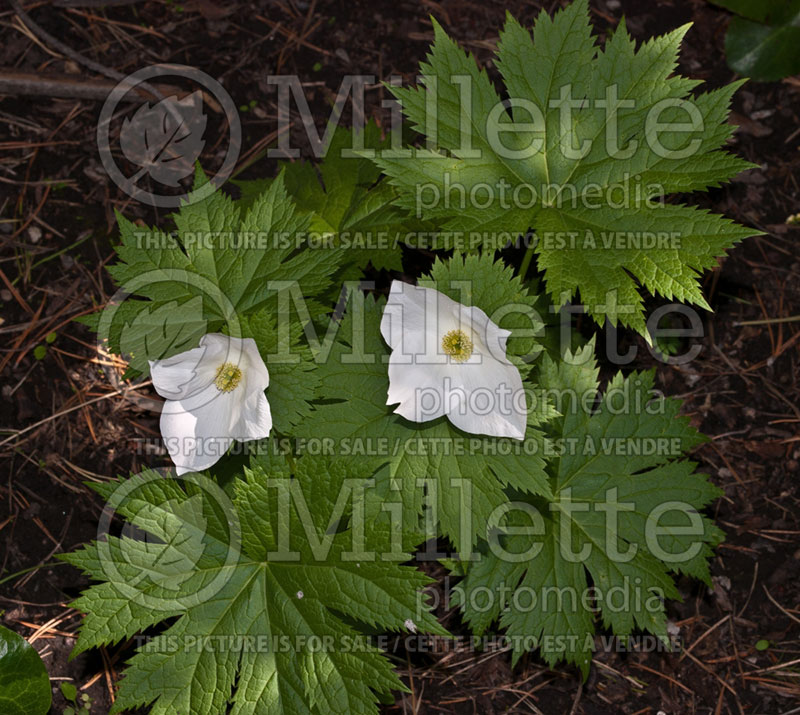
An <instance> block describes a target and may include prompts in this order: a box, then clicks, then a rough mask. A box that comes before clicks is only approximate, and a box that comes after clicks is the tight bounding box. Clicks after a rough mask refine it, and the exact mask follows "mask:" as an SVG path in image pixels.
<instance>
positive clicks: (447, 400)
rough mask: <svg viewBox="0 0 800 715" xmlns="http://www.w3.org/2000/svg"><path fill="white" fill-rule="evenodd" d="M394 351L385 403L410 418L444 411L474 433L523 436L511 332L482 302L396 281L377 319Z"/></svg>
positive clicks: (524, 422) (521, 399) (523, 414)
mask: <svg viewBox="0 0 800 715" xmlns="http://www.w3.org/2000/svg"><path fill="white" fill-rule="evenodd" d="M381 334H382V335H383V338H384V340H386V342H387V343H388V344H389V347H390V348H391V349H392V354H391V356H390V357H389V394H388V398H387V400H386V404H387V405H393V404H395V403H399V404H398V405H397V408H396V409H395V412H396V413H397V414H399V415H402V416H403V417H405V418H406V419H409V420H412V421H414V422H427V421H429V420H433V419H436V418H437V417H441V416H442V415H447V417H448V418H449V420H450V421H451V422H452V423H453V424H454V425H455V426H456V427H458V428H459V429H461V430H463V431H465V432H471V433H474V434H487V435H492V436H494V437H513V438H514V439H524V437H525V427H526V425H527V414H528V413H527V404H526V400H525V394H524V391H523V388H522V378H521V377H520V374H519V370H518V369H517V368H516V367H515V366H514V365H512V364H511V362H509V360H508V358H507V357H506V343H507V342H508V336H509V335H510V334H511V333H510V331H508V330H501V329H500V328H499V327H498V326H497V325H495V323H493V322H492V321H491V320H489V317H488V316H487V315H486V313H484V312H483V311H482V310H481V309H480V308H478V307H476V306H472V307H468V306H466V305H462V304H461V303H457V302H456V301H454V300H452V299H450V298H448V297H447V296H446V295H444V294H442V293H440V292H439V291H437V290H434V289H433V288H423V287H420V286H412V285H409V284H407V283H403V282H401V281H394V282H393V283H392V289H391V291H390V293H389V300H388V302H387V303H386V308H385V309H384V312H383V317H382V319H381Z"/></svg>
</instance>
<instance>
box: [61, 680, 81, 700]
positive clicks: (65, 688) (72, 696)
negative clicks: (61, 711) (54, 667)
mask: <svg viewBox="0 0 800 715" xmlns="http://www.w3.org/2000/svg"><path fill="white" fill-rule="evenodd" d="M61 694H62V695H63V696H64V698H65V699H66V700H69V701H70V702H71V703H74V702H75V701H76V700H77V698H78V689H77V688H76V687H75V686H74V685H73V684H72V683H61Z"/></svg>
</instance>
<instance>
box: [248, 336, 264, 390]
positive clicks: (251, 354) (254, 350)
mask: <svg viewBox="0 0 800 715" xmlns="http://www.w3.org/2000/svg"><path fill="white" fill-rule="evenodd" d="M241 343H242V351H243V353H244V356H245V359H246V361H247V371H246V374H245V379H246V380H247V390H248V392H249V391H250V390H257V391H259V392H263V391H264V390H266V389H267V387H269V370H267V366H266V365H265V364H264V360H263V359H262V358H261V353H259V352H258V346H257V345H256V341H255V340H253V338H245V339H244V340H242V341H241Z"/></svg>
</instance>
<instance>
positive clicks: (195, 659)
mask: <svg viewBox="0 0 800 715" xmlns="http://www.w3.org/2000/svg"><path fill="white" fill-rule="evenodd" d="M265 464H267V465H270V464H271V466H269V471H268V472H267V471H266V470H265V468H264V465H265ZM280 465H281V460H279V459H276V460H274V461H273V462H270V461H269V460H266V461H261V460H260V459H256V460H254V461H253V462H252V468H251V469H248V470H245V475H244V478H241V479H237V480H235V482H234V484H233V496H232V499H231V500H228V498H227V497H226V496H225V493H224V492H223V491H222V490H221V489H219V487H217V486H216V485H215V484H214V482H213V481H212V480H210V479H208V478H205V477H200V476H199V475H197V476H196V477H195V478H192V479H184V480H178V479H171V478H168V479H164V478H162V477H160V476H159V475H157V474H155V473H144V474H141V475H137V476H134V477H131V478H130V479H129V480H125V481H119V482H112V483H110V484H104V485H98V487H97V490H98V491H99V492H100V493H101V495H102V496H104V497H105V498H106V499H107V500H109V501H110V502H111V503H112V504H113V506H114V507H115V508H116V511H117V512H118V513H119V514H121V515H122V516H123V517H125V519H126V520H127V521H128V522H129V523H130V525H131V526H130V527H126V528H125V529H124V530H123V534H122V536H121V537H115V536H111V535H108V536H107V538H106V540H105V541H101V542H96V543H94V544H91V545H89V546H87V547H85V548H84V549H82V550H80V551H78V552H75V553H72V554H67V555H65V556H63V558H64V559H65V560H66V561H68V562H70V563H72V564H74V565H75V566H77V567H79V568H81V569H82V570H84V571H85V572H86V573H88V574H89V575H90V576H91V577H92V578H94V579H95V580H98V581H100V583H99V584H97V585H94V586H91V587H90V588H89V589H88V590H86V591H85V592H84V593H83V594H82V595H81V596H80V597H79V598H78V599H77V601H76V602H75V603H74V606H75V607H76V608H78V609H79V610H80V611H82V612H83V613H85V614H86V617H85V620H84V623H83V626H82V628H81V632H80V635H79V639H78V642H77V644H76V647H75V652H76V653H78V652H81V651H83V650H86V649H87V648H90V647H96V646H99V645H102V644H110V643H114V642H117V641H118V640H120V639H121V638H123V637H132V636H133V635H135V634H136V633H137V632H139V631H142V630H144V629H147V628H150V627H152V626H156V625H158V624H160V623H162V622H164V621H168V622H169V621H172V622H171V624H170V625H169V626H168V627H167V628H166V630H164V631H163V633H162V634H161V635H158V636H155V637H154V638H153V639H152V640H150V641H149V642H147V643H145V644H143V645H141V646H140V647H139V648H138V652H137V654H136V655H135V656H134V657H133V658H132V659H131V660H130V661H129V663H128V666H127V668H126V670H125V674H124V678H123V679H122V682H121V685H120V689H119V694H118V698H117V700H116V702H115V704H114V706H113V708H112V712H113V713H117V712H121V711H123V710H125V709H130V708H135V707H139V706H146V705H149V704H151V703H152V710H151V712H152V713H153V714H154V715H159V714H163V715H166V714H167V713H169V714H170V715H171V714H172V713H176V712H183V713H189V712H193V713H194V712H197V713H208V715H215V714H216V713H220V714H221V713H225V712H228V707H231V708H232V709H231V710H230V712H232V713H234V715H244V714H245V713H252V714H255V713H259V714H262V713H275V715H281V714H283V715H300V714H301V713H303V714H305V713H309V712H320V713H323V712H324V713H342V714H345V713H377V708H376V706H375V693H378V694H380V693H388V692H389V691H391V690H393V689H403V686H402V683H401V681H400V680H399V679H398V678H397V676H396V675H395V674H394V672H393V669H392V667H391V665H390V663H389V662H388V661H387V660H386V659H385V658H384V657H383V656H382V655H381V653H380V651H379V649H377V648H376V647H375V646H374V645H372V644H371V643H370V642H369V639H368V638H367V637H366V631H365V628H375V627H377V628H379V629H382V630H383V629H388V630H392V631H403V630H408V629H409V627H410V626H409V625H408V623H409V619H411V621H412V623H413V625H414V626H415V627H419V628H420V630H428V631H431V632H434V633H440V634H444V633H446V632H445V631H443V629H442V628H441V627H440V626H439V625H438V623H437V622H436V620H435V619H434V618H433V617H432V616H431V615H430V613H429V612H428V607H427V605H425V603H424V600H423V599H421V597H420V595H419V590H420V589H421V588H422V587H423V586H425V585H426V584H427V583H428V582H429V579H428V578H427V577H426V576H424V575H423V574H422V573H420V572H419V571H416V570H415V569H413V568H410V567H407V566H401V565H400V563H401V562H403V561H406V560H408V559H409V558H410V556H409V554H407V553H402V552H401V551H399V550H398V549H397V548H395V545H394V544H393V542H392V539H391V534H390V533H389V531H388V530H387V529H383V528H381V527H380V526H378V527H377V528H375V529H371V530H370V531H369V532H368V533H369V540H368V541H365V540H364V539H363V538H360V537H358V536H357V535H355V533H356V532H355V531H351V529H350V528H349V526H348V524H349V523H352V521H353V519H354V518H355V517H354V516H350V515H351V514H356V513H357V511H356V509H355V506H353V508H352V509H348V508H346V507H347V500H348V499H351V500H352V502H353V504H355V503H356V496H355V495H356V494H357V493H360V492H359V489H360V488H361V486H362V485H363V486H364V488H366V486H367V485H365V483H364V481H363V479H362V478H361V475H360V474H358V473H355V472H353V471H352V470H347V469H345V465H344V464H343V463H342V462H336V461H331V460H327V459H314V458H310V457H309V458H303V459H301V460H299V461H297V462H296V464H295V467H294V472H293V474H291V473H290V472H289V470H288V465H287V464H286V462H285V461H283V464H282V466H280ZM353 485H355V486H353ZM351 489H353V491H352V492H351V491H350V490H351ZM120 495H124V498H122V497H121V496H120ZM361 523H362V526H361V527H359V529H360V533H361V535H362V536H363V520H362V522H361ZM173 619H174V620H173Z"/></svg>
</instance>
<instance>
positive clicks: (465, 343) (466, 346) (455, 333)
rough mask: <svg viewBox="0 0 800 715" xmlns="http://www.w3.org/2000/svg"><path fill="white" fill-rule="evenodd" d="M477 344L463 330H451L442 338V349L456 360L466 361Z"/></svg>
mask: <svg viewBox="0 0 800 715" xmlns="http://www.w3.org/2000/svg"><path fill="white" fill-rule="evenodd" d="M474 347H475V346H474V345H473V344H472V341H471V340H470V339H469V338H468V337H467V334H466V333H465V332H464V331H463V330H450V331H448V332H446V333H445V334H444V337H443V338H442V350H444V352H445V354H447V355H449V356H450V357H451V358H452V359H453V360H454V361H455V362H466V361H467V360H469V359H470V357H472V350H473V348H474Z"/></svg>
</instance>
